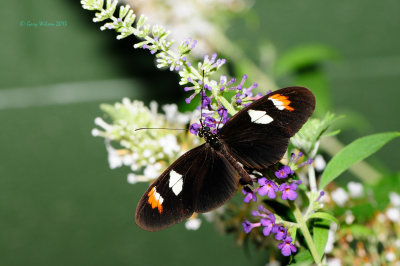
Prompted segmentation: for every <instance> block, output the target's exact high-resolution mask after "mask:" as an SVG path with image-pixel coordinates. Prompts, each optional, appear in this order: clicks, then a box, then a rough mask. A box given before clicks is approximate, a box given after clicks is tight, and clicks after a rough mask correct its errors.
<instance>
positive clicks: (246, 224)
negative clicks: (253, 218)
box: [242, 219, 261, 234]
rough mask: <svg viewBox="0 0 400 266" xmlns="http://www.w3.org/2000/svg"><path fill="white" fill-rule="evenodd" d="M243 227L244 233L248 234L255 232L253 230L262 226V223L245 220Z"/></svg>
mask: <svg viewBox="0 0 400 266" xmlns="http://www.w3.org/2000/svg"><path fill="white" fill-rule="evenodd" d="M242 226H243V231H244V232H245V233H246V234H248V233H250V231H251V230H253V228H255V227H259V226H261V223H250V222H249V221H248V220H247V219H244V222H243V223H242Z"/></svg>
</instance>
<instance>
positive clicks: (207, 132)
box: [198, 126, 221, 150]
mask: <svg viewBox="0 0 400 266" xmlns="http://www.w3.org/2000/svg"><path fill="white" fill-rule="evenodd" d="M198 134H199V137H200V138H204V140H205V141H206V142H207V143H208V144H210V146H211V147H213V148H214V149H216V150H219V149H220V148H221V142H220V141H219V140H218V137H217V134H214V133H212V132H211V129H210V128H209V127H207V126H203V127H201V128H200V129H199V133H198Z"/></svg>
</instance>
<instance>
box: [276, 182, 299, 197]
mask: <svg viewBox="0 0 400 266" xmlns="http://www.w3.org/2000/svg"><path fill="white" fill-rule="evenodd" d="M296 189H297V185H296V184H295V183H291V184H286V183H283V184H281V185H280V186H279V190H280V191H282V195H281V199H283V200H286V199H289V200H295V199H296V198H297V192H296Z"/></svg>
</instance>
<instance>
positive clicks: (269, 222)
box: [260, 213, 275, 236]
mask: <svg viewBox="0 0 400 266" xmlns="http://www.w3.org/2000/svg"><path fill="white" fill-rule="evenodd" d="M260 223H261V225H262V226H264V228H263V234H264V236H269V234H270V233H271V231H272V229H273V228H274V225H275V215H273V214H272V213H270V214H269V215H268V218H263V219H261V220H260Z"/></svg>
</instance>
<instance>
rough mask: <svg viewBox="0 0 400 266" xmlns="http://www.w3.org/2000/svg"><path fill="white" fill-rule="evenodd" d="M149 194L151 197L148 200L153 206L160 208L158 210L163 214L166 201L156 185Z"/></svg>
mask: <svg viewBox="0 0 400 266" xmlns="http://www.w3.org/2000/svg"><path fill="white" fill-rule="evenodd" d="M147 196H149V199H148V200H147V202H148V203H149V204H150V205H151V207H152V208H153V209H154V208H156V207H157V208H158V212H159V213H160V214H161V213H162V211H163V207H162V203H163V201H164V199H163V197H161V195H160V193H158V192H157V191H156V187H153V189H152V190H150V192H149V194H147Z"/></svg>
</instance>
